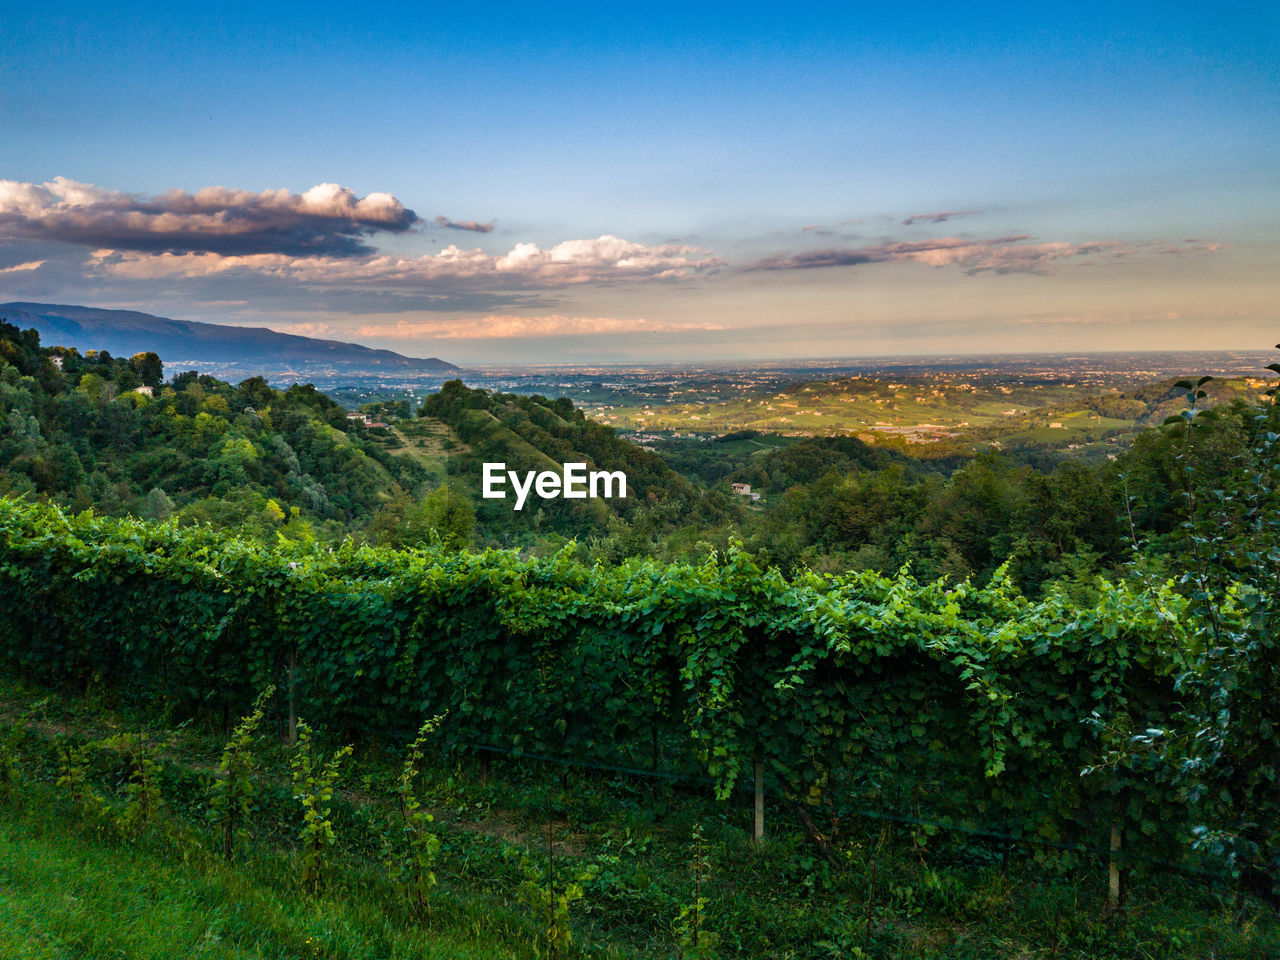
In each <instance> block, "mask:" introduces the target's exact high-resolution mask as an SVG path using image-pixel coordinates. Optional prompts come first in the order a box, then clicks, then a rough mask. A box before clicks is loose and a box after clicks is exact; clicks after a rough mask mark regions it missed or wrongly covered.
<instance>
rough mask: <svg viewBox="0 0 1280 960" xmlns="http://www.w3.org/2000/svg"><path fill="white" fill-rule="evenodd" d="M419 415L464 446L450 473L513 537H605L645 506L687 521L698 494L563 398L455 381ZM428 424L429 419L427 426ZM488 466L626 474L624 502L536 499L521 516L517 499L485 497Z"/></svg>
mask: <svg viewBox="0 0 1280 960" xmlns="http://www.w3.org/2000/svg"><path fill="white" fill-rule="evenodd" d="M418 414H419V417H420V418H435V419H437V420H439V421H440V422H442V423H444V424H446V425H447V426H448V427H449V428H450V429H451V430H452V431H453V433H454V434H456V436H457V437H458V438H459V439H460V440H461V441H462V442H463V443H465V444H466V445H467V449H465V450H459V451H458V452H456V453H455V454H454V455H453V456H452V457H450V459H449V461H448V471H449V473H450V475H451V477H454V478H456V479H457V480H458V482H459V483H460V484H461V485H462V487H463V488H464V489H466V490H467V491H468V492H469V493H470V495H471V497H472V499H473V501H474V502H475V504H476V510H477V517H478V519H479V521H480V523H481V526H486V527H492V528H495V529H504V528H505V529H508V530H510V531H512V532H513V533H516V534H518V533H520V532H522V531H524V532H527V531H531V530H545V531H549V532H555V533H558V534H561V535H565V536H584V535H589V534H592V533H595V534H600V533H603V532H604V530H605V529H606V527H607V526H608V524H609V522H610V520H611V519H620V520H630V519H634V518H635V517H637V515H638V514H640V513H641V512H643V511H644V510H646V509H649V510H653V509H655V508H658V509H661V510H663V511H664V512H665V513H666V514H667V515H668V516H669V518H670V519H671V520H673V521H674V520H681V519H689V518H690V517H691V516H692V515H693V512H694V509H695V506H696V504H697V502H698V500H699V494H698V491H697V490H696V489H695V487H694V486H693V484H691V483H690V482H689V481H688V480H687V479H686V478H684V477H682V476H681V475H680V474H678V473H676V472H675V471H674V470H672V469H671V468H670V467H669V466H667V464H666V463H665V462H664V461H663V459H662V458H661V457H659V456H657V455H656V454H653V453H650V452H648V451H647V450H643V449H641V448H640V447H638V446H636V445H635V444H633V443H629V442H627V441H625V440H622V439H620V438H619V437H618V436H617V435H616V433H615V432H614V430H613V428H612V427H607V426H603V425H601V424H598V423H595V422H593V421H591V420H589V419H587V418H586V417H585V416H583V413H582V411H581V410H578V409H576V408H575V407H574V406H573V404H572V403H571V402H570V401H569V400H568V399H566V398H563V397H561V398H560V399H558V400H548V399H546V398H545V397H540V396H533V397H527V396H518V395H515V394H504V393H489V392H487V391H484V390H473V389H470V388H469V387H467V386H465V385H464V384H463V383H462V381H460V380H452V381H449V382H448V383H445V384H444V386H443V387H441V389H440V392H439V393H436V394H432V395H431V396H429V397H427V398H426V400H425V401H423V404H422V406H421V408H420V409H419V411H418ZM428 422H429V421H428ZM486 462H492V463H505V464H506V465H507V466H506V469H507V470H516V471H519V472H521V473H523V472H524V471H529V470H534V471H543V470H550V471H553V472H557V473H558V472H559V471H560V470H561V467H562V465H563V464H565V463H585V464H586V465H587V469H588V470H606V471H618V470H620V471H622V472H623V473H625V474H626V477H627V496H626V498H625V499H622V498H614V499H604V498H600V499H586V500H564V499H541V498H537V497H536V496H535V497H531V499H530V502H529V503H528V504H526V505H525V507H524V509H523V510H522V511H519V512H516V511H514V510H513V501H512V500H511V499H507V500H484V499H482V498H481V495H480V494H481V490H480V486H481V478H482V471H483V464H484V463H486Z"/></svg>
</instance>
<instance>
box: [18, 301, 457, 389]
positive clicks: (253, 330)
mask: <svg viewBox="0 0 1280 960" xmlns="http://www.w3.org/2000/svg"><path fill="white" fill-rule="evenodd" d="M0 319H4V320H8V321H9V322H10V323H12V324H15V325H17V326H19V327H21V328H23V329H27V328H32V329H34V330H36V331H38V332H39V334H40V338H41V339H42V340H43V341H44V342H45V343H48V344H58V345H62V346H67V347H75V348H76V349H78V350H81V351H85V350H106V351H108V352H109V353H113V354H117V355H124V356H130V355H132V354H135V353H140V352H143V351H148V350H149V351H154V352H155V353H157V354H159V356H160V358H161V359H162V360H163V361H164V362H165V363H167V364H169V365H170V366H197V367H199V366H202V365H210V364H222V365H230V367H231V369H229V370H225V371H218V372H221V373H223V374H224V375H226V374H229V373H234V372H240V373H243V374H244V375H246V376H248V375H252V374H263V375H266V374H269V373H279V372H281V371H285V370H289V371H305V370H307V369H310V368H316V367H319V368H323V369H326V370H332V371H334V372H341V373H353V372H357V371H359V372H382V373H392V372H404V373H419V374H422V373H426V374H433V373H435V374H448V373H453V372H455V371H457V370H458V368H457V367H455V366H454V365H453V364H451V363H447V362H445V361H444V360H440V359H438V358H436V357H427V358H418V357H406V356H403V355H401V354H399V353H395V352H393V351H391V350H374V349H371V348H370V347H362V346H360V345H359V344H355V343H343V342H341V341H338V340H317V339H315V338H313V337H300V336H297V335H295V334H290V333H277V332H276V331H274V330H268V329H266V328H265V327H232V326H226V325H223V324H220V323H200V322H198V321H194V320H173V319H170V318H169V317H157V316H153V315H151V314H149V313H139V312H138V311H135V310H102V309H98V308H96V307H78V306H67V305H64V304H53V303H23V302H14V303H3V304H0Z"/></svg>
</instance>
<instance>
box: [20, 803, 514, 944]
mask: <svg viewBox="0 0 1280 960" xmlns="http://www.w3.org/2000/svg"><path fill="white" fill-rule="evenodd" d="M31 799H32V800H34V801H37V802H35V803H33V804H32V805H31V806H29V807H28V808H27V809H26V810H25V811H24V812H22V813H19V814H18V815H17V816H14V817H9V818H6V819H5V820H4V821H2V822H0V850H3V858H2V865H0V944H6V945H7V946H5V947H3V948H2V949H3V955H4V956H5V957H6V958H13V960H28V958H30V960H37V958H39V960H46V958H48V960H54V958H67V957H104V958H105V957H122V958H123V957H147V958H168V957H172V958H188V957H208V958H250V957H252V958H259V957H261V958H277V957H278V958H285V957H349V958H369V960H373V958H382V957H387V958H392V957H396V958H398V957H404V958H409V957H414V958H440V960H448V958H460V960H461V958H476V960H485V958H493V957H524V956H530V955H531V954H530V952H529V951H528V949H527V948H526V946H525V945H524V944H523V943H522V940H525V939H527V938H528V933H529V932H528V931H527V930H521V929H520V926H519V924H518V923H514V922H512V921H511V920H510V919H508V920H507V921H506V922H505V923H504V922H503V920H502V918H501V917H500V916H498V915H496V914H493V913H488V912H486V911H481V910H476V909H474V908H473V909H471V910H468V909H466V908H465V907H460V906H457V905H455V906H454V908H453V909H442V910H441V912H440V916H439V918H438V922H436V923H428V924H426V925H423V926H420V927H419V926H417V925H415V924H414V923H412V922H406V918H405V917H403V916H397V912H398V911H396V910H395V909H394V908H393V909H391V910H390V911H389V910H388V909H387V908H388V904H387V903H386V902H385V900H383V899H382V898H381V897H378V896H376V894H375V895H373V896H370V895H369V893H370V892H373V891H376V890H377V887H378V882H379V879H378V878H377V877H375V876H371V875H367V874H368V871H369V870H370V869H371V868H369V867H365V868H364V870H363V871H362V870H361V869H358V868H357V869H352V868H350V867H348V868H346V869H343V870H341V871H339V872H338V880H337V882H335V883H334V884H332V885H331V887H330V889H329V890H328V891H326V892H325V893H324V894H322V895H321V896H319V897H317V898H316V899H315V900H311V899H309V898H308V897H305V896H303V895H302V894H301V893H300V891H299V890H298V889H297V884H296V882H295V881H294V879H293V877H292V873H291V871H292V868H293V862H292V858H290V857H289V856H287V855H280V854H279V853H276V852H274V851H273V852H271V853H268V854H267V855H262V854H257V855H254V856H252V857H250V858H249V859H247V860H244V861H242V862H239V863H236V864H232V865H227V864H224V863H222V862H220V861H218V860H217V859H216V858H213V857H212V856H210V854H209V853H208V851H207V850H205V849H203V848H202V847H200V846H199V845H196V844H195V843H194V842H193V841H192V840H190V839H187V840H185V841H184V840H182V839H180V838H179V837H178V836H175V835H174V834H168V835H163V834H161V835H158V836H152V837H148V838H144V839H141V840H134V841H132V842H130V843H123V842H121V841H119V840H115V839H113V838H111V837H109V836H103V835H101V834H100V833H99V832H97V831H94V830H91V829H78V828H77V827H76V826H75V824H74V823H73V822H68V818H66V817H65V812H64V811H62V810H61V809H60V808H59V807H58V805H57V804H56V803H52V804H51V803H50V802H49V801H50V800H51V798H50V797H48V795H47V793H46V794H44V795H41V793H36V794H34V795H33V796H32V797H31ZM273 854H274V855H273Z"/></svg>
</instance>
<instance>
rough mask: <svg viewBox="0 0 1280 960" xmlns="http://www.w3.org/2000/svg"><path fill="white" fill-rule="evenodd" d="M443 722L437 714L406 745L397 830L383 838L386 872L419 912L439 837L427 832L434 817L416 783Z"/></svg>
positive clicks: (423, 907)
mask: <svg viewBox="0 0 1280 960" xmlns="http://www.w3.org/2000/svg"><path fill="white" fill-rule="evenodd" d="M443 720H444V714H441V715H440V716H436V717H432V718H430V719H429V720H426V721H424V722H423V724H422V726H421V727H419V728H418V736H417V739H415V740H414V741H413V743H411V744H409V749H408V753H407V756H406V757H405V761H404V765H403V767H401V769H400V778H399V780H398V781H397V783H396V808H397V811H396V812H397V814H398V819H399V829H398V830H396V828H395V827H392V828H391V829H390V830H389V831H388V833H387V834H385V835H384V837H383V852H384V856H383V860H384V863H385V864H386V866H387V870H388V871H389V872H390V873H391V875H392V877H394V878H395V879H396V880H397V881H398V882H399V883H400V884H401V886H402V887H403V889H404V890H405V893H406V894H407V895H408V897H409V899H410V901H411V902H412V903H413V905H414V907H415V908H416V909H417V910H418V911H419V912H420V913H425V912H426V911H427V896H428V895H429V894H430V892H431V889H432V888H433V887H434V886H435V885H436V875H435V873H434V872H432V865H433V864H434V863H435V860H436V857H437V856H438V855H439V853H440V838H439V837H438V836H437V835H436V834H435V833H434V832H432V830H431V822H432V821H433V820H434V819H435V818H434V817H432V815H431V814H430V813H428V812H427V811H426V810H424V809H423V806H422V801H421V800H420V799H419V798H418V787H417V781H418V778H419V776H420V775H421V772H422V757H423V749H424V747H425V745H426V742H427V740H428V739H429V738H430V737H431V735H432V734H434V733H435V732H436V731H437V730H439V729H440V723H441V721H443Z"/></svg>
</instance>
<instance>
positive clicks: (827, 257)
mask: <svg viewBox="0 0 1280 960" xmlns="http://www.w3.org/2000/svg"><path fill="white" fill-rule="evenodd" d="M877 259H882V258H877V257H876V256H874V255H873V254H872V253H870V252H868V251H866V250H853V249H830V250H810V251H809V252H807V253H797V254H792V255H790V256H786V255H783V254H779V255H777V256H773V257H765V258H764V259H763V260H760V261H758V262H756V263H754V264H752V265H751V266H749V267H747V270H748V271H754V270H814V269H817V268H819V267H855V266H858V265H859V264H863V263H875V262H876V261H877Z"/></svg>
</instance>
